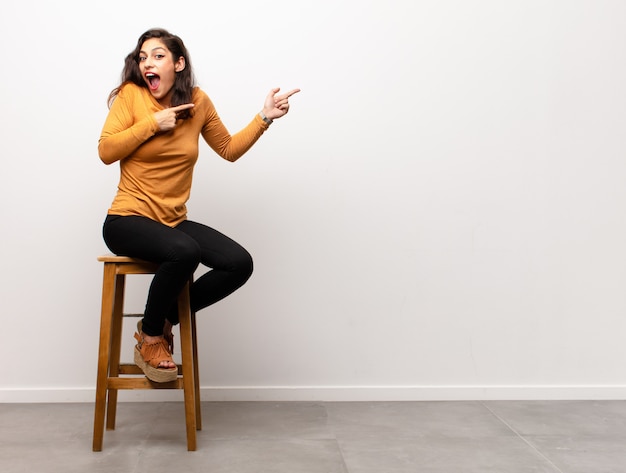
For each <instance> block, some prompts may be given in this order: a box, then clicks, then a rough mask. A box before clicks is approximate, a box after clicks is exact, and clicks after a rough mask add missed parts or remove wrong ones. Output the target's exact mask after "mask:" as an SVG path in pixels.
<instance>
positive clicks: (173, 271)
mask: <svg viewBox="0 0 626 473" xmlns="http://www.w3.org/2000/svg"><path fill="white" fill-rule="evenodd" d="M279 90H280V89H278V88H275V89H272V90H271V91H270V92H269V94H268V95H267V97H266V99H265V103H264V105H263V109H262V110H261V112H259V113H258V114H257V115H255V116H254V118H253V119H252V121H251V122H250V123H249V124H248V125H247V126H246V127H245V128H243V129H242V130H241V131H239V132H238V133H236V134H234V135H231V134H230V133H229V132H228V130H227V129H226V127H225V126H224V124H223V123H222V121H221V120H220V117H219V116H218V114H217V112H216V110H215V107H214V106H213V104H212V102H211V100H210V99H209V97H208V96H207V95H206V93H205V92H203V91H202V90H201V89H200V88H199V87H197V86H196V85H195V78H194V75H193V71H192V68H191V61H190V58H189V54H188V52H187V49H186V48H185V45H184V44H183V41H182V40H181V39H180V38H179V37H178V36H176V35H173V34H171V33H169V32H168V31H166V30H164V29H151V30H148V31H146V32H145V33H144V34H143V35H141V37H140V38H139V40H138V41H137V46H136V48H135V49H134V50H133V51H132V52H131V53H130V54H128V56H127V57H126V60H125V64H124V69H123V72H122V80H121V84H120V85H119V86H118V87H116V88H115V89H114V90H113V91H112V92H111V94H110V96H109V102H108V103H109V114H108V116H107V118H106V121H105V123H104V127H103V129H102V134H101V136H100V140H99V142H98V153H99V155H100V159H101V160H102V161H103V162H104V163H105V164H112V163H115V162H119V163H120V181H119V185H118V191H117V194H116V196H115V198H114V200H113V203H112V204H111V207H110V208H109V210H108V212H107V216H106V219H105V222H104V225H103V237H104V241H105V243H106V244H107V246H108V247H109V249H110V250H111V251H112V252H114V253H116V254H118V255H124V256H132V257H136V258H141V259H144V260H147V261H152V262H155V263H158V264H159V267H158V270H157V272H156V274H155V275H154V278H153V280H152V283H151V285H150V290H149V292H148V298H147V301H146V307H145V312H144V317H143V319H142V320H141V321H140V322H139V323H138V324H137V327H138V333H136V334H135V338H136V339H137V342H138V343H137V346H136V347H135V362H136V363H137V365H138V366H140V367H141V369H142V370H143V372H144V373H145V374H146V376H147V377H148V379H151V380H153V381H156V382H167V381H171V380H173V379H175V378H176V376H177V368H176V364H175V363H174V361H173V360H172V356H171V352H172V348H173V335H172V325H175V324H177V323H178V316H177V305H176V300H177V297H178V294H179V293H180V291H181V290H182V288H183V287H184V285H185V283H186V282H187V281H188V280H189V278H190V277H191V275H192V274H193V273H194V271H195V270H196V268H197V267H198V265H199V264H200V263H201V264H203V265H205V266H207V267H209V268H211V270H210V271H208V272H207V273H205V274H204V275H203V276H202V277H200V278H198V279H197V280H196V281H194V283H193V284H192V286H191V289H190V297H191V308H192V310H193V311H198V310H200V309H203V308H204V307H207V306H209V305H211V304H213V303H215V302H217V301H219V300H221V299H223V298H224V297H226V296H228V295H229V294H231V293H232V292H233V291H235V290H237V289H238V288H239V287H241V286H242V285H243V284H244V283H245V282H246V281H247V280H248V278H249V277H250V275H251V274H252V258H251V256H250V254H249V253H248V252H247V251H246V250H245V249H244V248H243V247H242V246H240V245H239V244H238V243H236V242H235V241H233V240H231V239H230V238H228V237H227V236H225V235H223V234H221V233H220V232H218V231H216V230H214V229H212V228H210V227H207V226H205V225H202V224H200V223H196V222H192V221H190V220H188V219H187V209H186V202H187V200H188V198H189V195H190V191H191V182H192V174H193V167H194V164H195V162H196V160H197V158H198V142H199V137H200V136H202V137H203V139H204V140H205V141H206V143H207V144H208V145H209V146H210V147H211V148H212V149H213V150H214V151H215V152H216V153H217V154H218V155H219V156H221V157H222V158H224V159H226V160H228V161H231V162H233V161H236V160H237V159H238V158H240V157H241V156H242V155H243V154H244V153H245V152H246V151H248V150H249V149H250V147H251V146H252V145H253V144H254V143H255V142H256V141H257V140H258V139H259V137H260V136H261V135H262V134H263V133H264V132H265V130H267V129H268V127H269V126H270V124H271V123H272V121H273V120H275V119H277V118H280V117H282V116H284V115H285V114H286V113H287V112H288V111H289V97H290V96H292V95H293V94H295V93H297V92H299V91H300V90H299V89H293V90H291V91H290V92H287V93H285V94H282V95H276V94H277V93H278V92H279Z"/></svg>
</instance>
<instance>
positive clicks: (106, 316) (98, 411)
mask: <svg viewBox="0 0 626 473" xmlns="http://www.w3.org/2000/svg"><path fill="white" fill-rule="evenodd" d="M114 294H115V265H113V264H105V265H104V275H103V280H102V309H101V313H100V343H99V348H98V374H97V378H96V403H95V413H94V423H93V446H92V449H93V451H94V452H99V451H101V450H102V440H103V436H104V414H105V409H106V394H107V377H108V374H109V354H110V351H111V317H112V314H113V297H114Z"/></svg>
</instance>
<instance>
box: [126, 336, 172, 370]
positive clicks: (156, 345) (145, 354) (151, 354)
mask: <svg viewBox="0 0 626 473" xmlns="http://www.w3.org/2000/svg"><path fill="white" fill-rule="evenodd" d="M135 339H136V340H137V342H139V343H137V348H139V353H141V356H142V358H143V359H144V361H145V362H146V363H148V364H149V365H150V366H152V367H153V368H159V365H160V364H161V362H163V361H171V362H172V363H173V362H174V360H173V358H172V355H171V354H170V351H169V346H168V343H167V341H166V340H165V339H161V340H158V341H156V342H152V343H149V342H146V340H145V339H144V338H143V337H142V336H141V335H139V334H138V333H135Z"/></svg>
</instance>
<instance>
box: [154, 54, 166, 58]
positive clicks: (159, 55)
mask: <svg viewBox="0 0 626 473" xmlns="http://www.w3.org/2000/svg"><path fill="white" fill-rule="evenodd" d="M154 57H156V58H157V59H163V58H164V57H165V54H155V56H154Z"/></svg>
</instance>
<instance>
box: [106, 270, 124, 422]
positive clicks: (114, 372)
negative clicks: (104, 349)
mask: <svg viewBox="0 0 626 473" xmlns="http://www.w3.org/2000/svg"><path fill="white" fill-rule="evenodd" d="M125 282H126V275H125V274H118V275H117V276H116V277H115V299H114V303H113V320H112V324H111V329H112V333H111V354H110V359H111V361H110V363H109V378H117V377H118V376H119V374H120V357H121V352H122V322H123V319H124V286H125ZM107 391H108V393H107V395H108V402H107V419H106V428H107V430H113V429H115V416H116V414H117V389H113V388H109V389H108V390H107Z"/></svg>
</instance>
